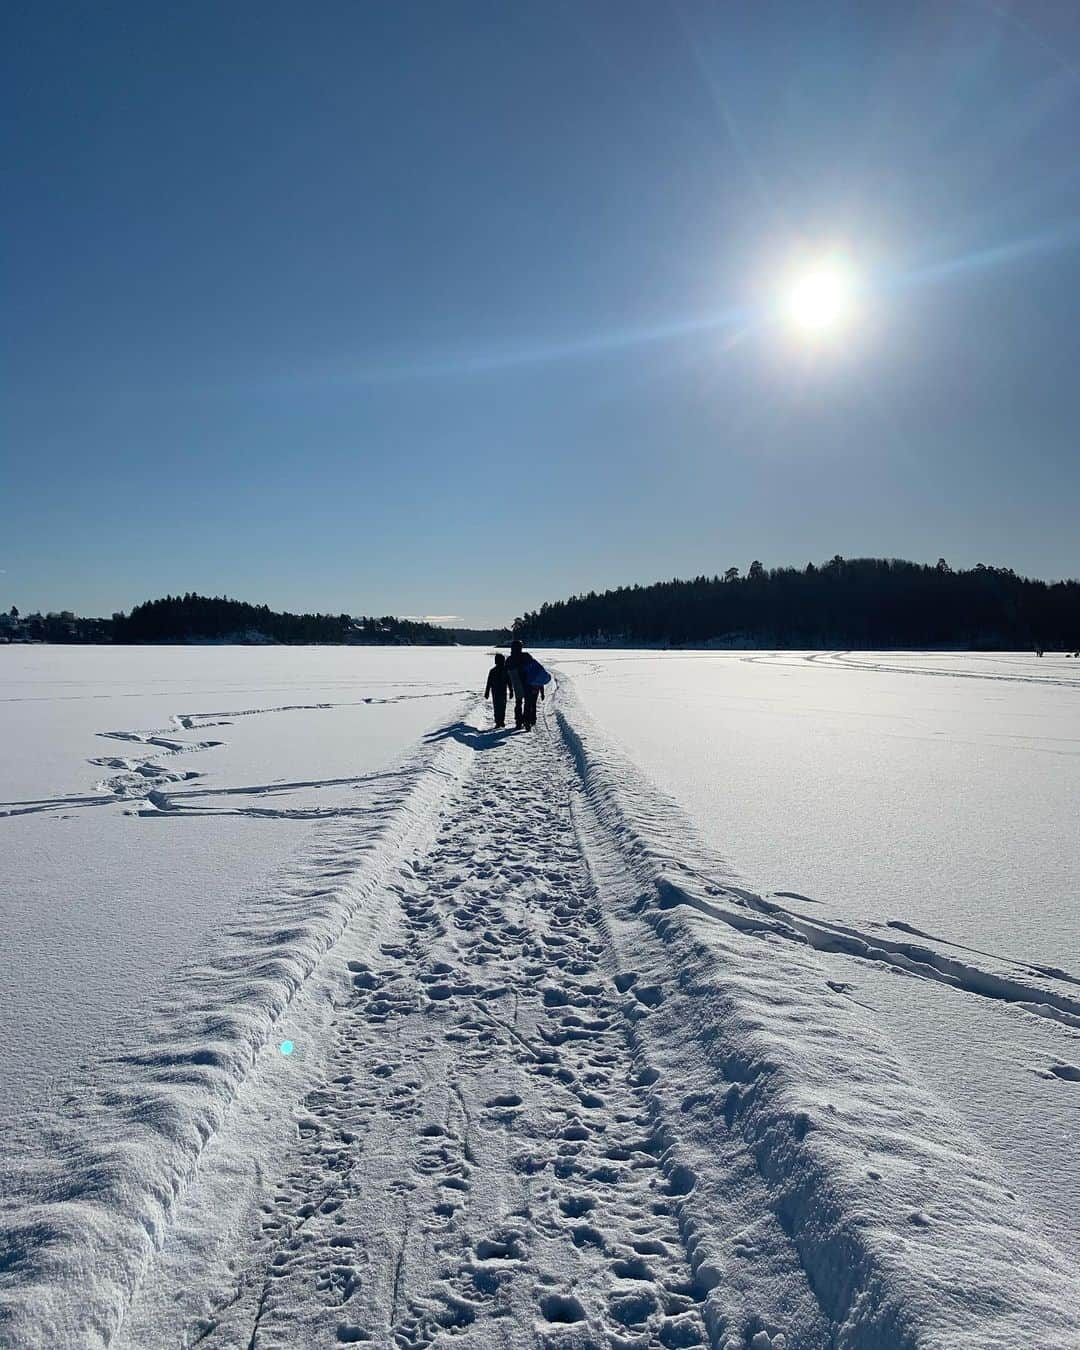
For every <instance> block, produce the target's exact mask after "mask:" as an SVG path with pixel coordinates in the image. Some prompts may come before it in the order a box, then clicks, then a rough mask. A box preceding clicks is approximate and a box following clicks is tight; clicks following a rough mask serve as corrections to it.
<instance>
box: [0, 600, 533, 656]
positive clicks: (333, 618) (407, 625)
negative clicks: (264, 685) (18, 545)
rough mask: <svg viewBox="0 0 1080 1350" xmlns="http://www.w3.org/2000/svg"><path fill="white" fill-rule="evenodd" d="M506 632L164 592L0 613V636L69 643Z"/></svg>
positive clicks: (416, 637)
mask: <svg viewBox="0 0 1080 1350" xmlns="http://www.w3.org/2000/svg"><path fill="white" fill-rule="evenodd" d="M508 639H509V631H508V630H504V631H501V632H500V631H499V630H491V631H487V630H485V631H482V632H472V631H471V630H468V629H452V628H439V627H436V625H435V624H430V623H423V622H420V621H417V620H413V619H398V618H395V617H394V616H393V615H389V614H388V615H383V616H382V617H381V618H374V617H371V618H369V617H365V616H355V615H350V614H290V613H288V612H277V611H275V610H272V609H271V608H270V607H269V605H250V604H247V603H245V602H244V601H242V600H230V599H228V598H227V597H226V596H208V595H196V594H194V593H193V592H188V593H187V594H186V595H167V596H165V597H164V598H163V599H161V600H147V601H146V602H145V603H144V604H141V605H136V606H135V607H134V609H132V611H131V613H130V614H125V613H122V612H121V613H117V614H114V615H113V616H112V618H111V619H84V618H80V617H78V616H77V615H75V614H73V613H71V612H70V611H64V612H62V613H59V614H56V613H51V614H46V615H42V614H27V615H20V614H19V612H18V609H17V607H12V609H11V611H10V612H9V613H7V614H2V615H0V641H8V642H10V641H16V642H18V641H29V642H74V643H92V642H105V643H109V642H112V643H154V642H229V643H231V642H236V643H259V642H268V643H285V644H309V643H310V644H322V643H332V644H342V643H344V644H348V645H364V644H368V645H376V644H382V643H390V644H402V645H405V644H416V645H422V646H438V647H445V646H451V645H453V644H454V643H457V642H468V643H476V642H491V641H495V640H508Z"/></svg>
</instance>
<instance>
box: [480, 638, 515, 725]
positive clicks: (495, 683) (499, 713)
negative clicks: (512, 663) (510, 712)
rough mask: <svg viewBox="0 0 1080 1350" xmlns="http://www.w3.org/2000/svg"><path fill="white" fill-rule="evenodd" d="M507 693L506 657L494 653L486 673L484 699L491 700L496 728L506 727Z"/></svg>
mask: <svg viewBox="0 0 1080 1350" xmlns="http://www.w3.org/2000/svg"><path fill="white" fill-rule="evenodd" d="M509 692H510V673H509V671H508V670H507V669H506V657H505V656H503V654H502V652H496V653H495V664H494V665H493V666H492V667H491V669H490V670H489V671H488V677H487V687H486V688H485V689H484V697H485V698H490V699H491V710H492V712H493V713H494V714H495V725H496V726H497V727H504V726H506V695H507V694H508V693H509Z"/></svg>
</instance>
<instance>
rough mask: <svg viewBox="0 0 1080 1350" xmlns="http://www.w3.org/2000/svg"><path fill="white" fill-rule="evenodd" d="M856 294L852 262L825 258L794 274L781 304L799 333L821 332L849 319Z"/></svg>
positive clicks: (839, 326)
mask: <svg viewBox="0 0 1080 1350" xmlns="http://www.w3.org/2000/svg"><path fill="white" fill-rule="evenodd" d="M858 293H859V284H858V277H857V275H856V272H855V269H854V268H853V267H852V266H851V264H850V263H848V262H847V261H845V260H844V259H841V258H826V259H823V260H822V261H820V262H817V263H814V264H812V265H811V266H809V267H807V268H805V269H804V270H802V271H801V272H799V273H797V274H796V276H795V277H794V278H793V280H792V282H791V284H790V286H789V288H788V291H787V296H786V300H785V305H784V307H785V309H786V311H787V317H788V319H789V321H790V322H791V324H792V326H793V327H794V328H796V329H797V330H798V331H799V332H801V333H804V334H806V335H807V336H816V335H824V334H827V333H833V332H836V331H837V330H839V329H841V328H844V327H846V326H847V324H849V323H850V322H851V320H852V319H853V318H854V316H855V311H856V308H857V301H858Z"/></svg>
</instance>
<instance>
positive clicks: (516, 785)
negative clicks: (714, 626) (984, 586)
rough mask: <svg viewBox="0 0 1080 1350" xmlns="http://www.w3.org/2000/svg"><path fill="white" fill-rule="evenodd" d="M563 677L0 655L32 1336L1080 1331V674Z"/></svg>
mask: <svg viewBox="0 0 1080 1350" xmlns="http://www.w3.org/2000/svg"><path fill="white" fill-rule="evenodd" d="M539 655H540V656H541V659H542V660H544V662H545V663H546V664H548V665H549V666H550V667H551V669H552V670H553V671H554V672H555V673H556V676H557V680H556V682H555V683H554V684H553V685H551V686H549V689H548V697H547V699H546V701H545V703H544V704H542V705H541V708H542V717H541V721H540V724H539V726H538V728H537V730H536V732H535V733H534V734H532V735H524V734H520V735H519V734H515V733H513V732H508V733H496V732H493V731H492V730H491V729H490V710H489V709H488V708H486V707H485V706H484V705H483V703H482V702H480V700H479V698H478V694H479V692H480V690H481V689H482V687H483V681H484V678H485V675H486V669H487V665H488V653H486V652H484V651H483V650H482V649H432V648H419V649H417V648H413V649H410V648H390V649H372V648H352V649H347V648H346V649H342V648H219V647H197V648H192V647H177V648H131V649H123V648H62V647H10V648H6V649H5V648H0V737H2V742H3V744H4V746H5V751H6V753H5V756H4V758H3V761H2V763H0V860H2V902H0V942H2V944H3V950H4V952H5V954H7V955H8V956H9V959H8V962H7V967H6V972H5V974H6V978H5V981H4V986H3V994H2V999H0V1026H2V1030H3V1038H2V1040H0V1072H2V1073H3V1075H4V1082H5V1092H4V1094H3V1097H2V1099H0V1125H3V1127H4V1142H3V1146H2V1149H0V1194H3V1195H4V1197H5V1205H6V1207H5V1208H3V1209H0V1343H4V1344H7V1343H9V1342H10V1343H11V1344H18V1345H19V1346H20V1347H24V1346H25V1347H34V1346H42V1347H44V1346H49V1347H59V1346H69V1345H70V1346H78V1347H80V1350H83V1347H96V1346H105V1345H109V1346H112V1347H119V1348H120V1350H144V1348H147V1350H148V1348H149V1347H152V1346H154V1347H156V1346H157V1345H160V1344H173V1343H176V1344H191V1343H194V1342H195V1341H198V1343H199V1344H200V1345H202V1346H203V1347H204V1350H224V1348H225V1347H233V1346H237V1345H242V1346H249V1345H259V1344H262V1343H263V1342H264V1341H265V1343H266V1344H287V1345H289V1346H296V1347H302V1348H306V1347H316V1346H325V1345H329V1344H338V1343H352V1342H357V1341H367V1342H369V1343H374V1344H380V1345H397V1346H401V1347H414V1346H421V1345H423V1346H428V1345H433V1344H441V1343H443V1341H444V1340H446V1339H448V1338H453V1337H455V1336H456V1335H460V1333H461V1332H462V1331H463V1330H465V1329H466V1328H467V1329H468V1331H467V1336H468V1343H469V1344H470V1345H476V1346H478V1347H488V1346H491V1347H496V1346H502V1345H504V1344H506V1343H507V1342H506V1339H505V1335H506V1331H507V1328H514V1329H516V1330H515V1334H516V1335H517V1336H518V1338H519V1340H520V1343H521V1344H523V1345H524V1344H530V1345H531V1344H536V1345H546V1344H559V1345H565V1346H566V1347H570V1346H572V1345H578V1344H586V1343H594V1344H624V1345H627V1346H630V1345H634V1346H638V1345H640V1346H642V1347H644V1346H653V1345H664V1346H693V1345H710V1346H713V1347H721V1348H722V1350H734V1348H735V1347H744V1346H751V1347H752V1350H826V1347H829V1346H833V1345H835V1344H838V1343H842V1344H850V1345H852V1346H866V1347H869V1346H873V1347H875V1350H879V1348H884V1347H891V1346H897V1347H899V1346H908V1345H910V1344H913V1343H915V1342H918V1343H924V1344H928V1345H931V1344H932V1345H934V1346H935V1347H942V1350H960V1348H961V1347H967V1346H970V1345H975V1344H977V1345H979V1347H980V1350H991V1348H994V1350H997V1348H1000V1350H1006V1347H1008V1348H1009V1350H1011V1347H1012V1346H1014V1345H1016V1344H1024V1343H1030V1342H1031V1338H1032V1337H1033V1336H1034V1337H1035V1338H1036V1341H1037V1343H1038V1344H1039V1345H1040V1346H1041V1347H1045V1350H1059V1348H1060V1350H1066V1347H1073V1346H1075V1344H1077V1343H1078V1337H1080V1297H1078V1293H1077V1285H1076V1278H1075V1274H1076V1269H1077V1260H1078V1258H1080V1243H1078V1234H1077V1230H1076V1224H1075V1214H1076V1213H1077V1212H1078V1210H1080V1163H1078V1158H1080V1150H1078V1149H1077V1147H1076V1144H1077V1129H1078V1117H1080V942H1078V934H1077V923H1076V908H1075V899H1074V895H1075V892H1074V890H1073V889H1072V888H1073V886H1074V879H1075V876H1076V873H1077V864H1078V863H1080V832H1078V831H1077V829H1076V823H1075V812H1076V803H1077V801H1078V800H1080V793H1078V789H1080V662H1073V661H1071V660H1066V659H1064V658H1053V657H1046V658H1043V659H1042V660H1038V661H1037V660H1036V659H1035V658H1033V657H1030V656H1026V655H1007V654H1006V655H992V656H991V655H986V656H971V655H952V654H940V653H933V654H927V653H857V654H853V653H844V654H834V653H806V654H801V653H767V652H753V653H727V652H724V653H693V654H691V653H657V652H592V651H574V652H570V651H564V652H550V653H544V652H541V653H539ZM282 1047H288V1053H286V1052H285V1051H284V1050H283V1049H282ZM552 1337H554V1338H555V1339H554V1341H553V1340H552ZM516 1343H518V1342H516V1341H515V1344H516Z"/></svg>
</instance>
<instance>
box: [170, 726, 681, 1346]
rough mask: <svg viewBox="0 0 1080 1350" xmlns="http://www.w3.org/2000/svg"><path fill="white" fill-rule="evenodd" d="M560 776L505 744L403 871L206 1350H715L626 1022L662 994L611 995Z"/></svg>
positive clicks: (535, 746) (677, 1174)
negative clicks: (464, 1348)
mask: <svg viewBox="0 0 1080 1350" xmlns="http://www.w3.org/2000/svg"><path fill="white" fill-rule="evenodd" d="M551 759H552V756H551V750H550V746H549V745H548V744H547V743H546V739H542V738H541V737H540V736H537V737H536V738H535V739H534V740H533V741H532V743H531V744H529V745H522V744H521V743H520V740H519V742H518V743H517V744H514V745H510V744H508V743H507V742H506V739H505V738H497V739H496V738H492V739H491V741H490V743H489V744H488V745H487V746H485V750H484V752H483V753H478V754H477V760H478V763H477V766H476V769H477V771H476V772H475V773H474V774H473V776H472V777H471V778H470V779H469V780H468V781H467V782H466V784H465V785H464V787H463V789H462V791H461V794H460V796H459V797H458V799H457V801H456V802H455V803H454V807H453V809H452V811H451V812H450V813H449V814H448V815H447V818H446V820H445V823H444V824H443V827H442V829H441V830H440V832H439V835H438V837H437V839H436V841H435V844H434V847H433V848H432V849H431V850H430V852H428V853H426V854H425V855H422V856H420V857H418V858H416V859H414V860H413V861H412V862H411V863H410V864H408V865H407V866H406V867H405V868H404V869H403V874H402V877H401V880H400V881H399V882H398V883H396V884H395V887H394V889H395V891H396V893H397V894H398V896H399V900H400V908H399V914H398V922H397V925H396V927H395V929H394V931H392V932H390V933H388V934H387V935H386V937H385V939H384V940H383V941H382V942H381V943H380V946H379V951H378V954H377V955H376V956H375V957H374V958H373V959H372V961H371V962H370V963H366V962H358V961H353V962H351V963H350V965H351V967H352V976H351V979H352V992H351V997H350V999H349V1002H348V1003H347V1004H346V1006H345V1007H344V1008H343V1010H342V1013H341V1016H340V1019H339V1021H338V1024H337V1027H336V1029H335V1045H334V1050H333V1053H332V1056H331V1059H330V1061H329V1065H328V1068H327V1071H326V1079H325V1081H324V1082H322V1083H321V1084H320V1085H319V1086H317V1087H316V1088H315V1089H314V1090H313V1091H311V1092H310V1094H309V1095H308V1096H307V1098H306V1100H305V1102H304V1108H303V1111H302V1113H301V1114H300V1117H299V1119H298V1122H297V1129H298V1134H299V1141H298V1146H297V1150H296V1154H295V1157H294V1159H293V1160H292V1164H291V1166H290V1168H289V1171H288V1174H287V1179H286V1180H285V1182H284V1183H283V1184H282V1185H281V1186H280V1187H279V1189H278V1192H277V1194H276V1196H275V1197H274V1199H273V1200H272V1201H271V1202H270V1203H268V1204H267V1205H266V1206H265V1213H264V1215H263V1220H262V1234H263V1236H262V1241H261V1243H260V1244H259V1245H257V1246H256V1248H255V1250H254V1251H253V1252H252V1253H251V1255H250V1261H249V1265H248V1269H247V1270H246V1271H245V1272H244V1276H243V1278H242V1279H241V1282H240V1286H239V1291H238V1293H239V1296H238V1297H235V1300H234V1296H233V1295H230V1296H229V1299H228V1300H227V1305H226V1307H225V1308H224V1309H223V1310H222V1311H221V1312H220V1313H219V1314H218V1315H217V1317H214V1316H211V1318H210V1319H209V1321H208V1324H207V1325H206V1326H205V1327H204V1328H203V1329H202V1331H201V1333H200V1334H199V1335H198V1337H197V1338H196V1343H198V1344H202V1345H205V1346H207V1347H219V1346H248V1345H257V1346H260V1347H270V1346H275V1345H278V1346H290V1345H301V1344H316V1343H326V1344H329V1343H331V1341H332V1339H333V1338H336V1341H337V1343H358V1342H363V1343H369V1344H374V1345H378V1346H396V1347H400V1350H422V1348H423V1347H427V1346H430V1345H433V1344H435V1343H436V1342H438V1343H440V1344H441V1343H443V1342H444V1340H449V1339H450V1338H452V1337H453V1336H454V1335H456V1334H463V1335H464V1336H465V1343H468V1344H476V1345H481V1344H482V1345H492V1346H497V1345H511V1344H549V1345H552V1346H555V1345H570V1344H574V1345H581V1344H584V1343H585V1342H584V1341H583V1340H582V1339H581V1335H580V1334H577V1335H575V1332H574V1328H575V1327H576V1326H577V1327H578V1329H579V1333H580V1331H581V1329H583V1328H585V1327H587V1328H588V1335H589V1336H590V1337H591V1338H593V1343H596V1338H597V1337H600V1338H601V1339H600V1342H599V1343H602V1344H604V1345H612V1346H626V1347H631V1346H641V1347H644V1346H649V1345H657V1346H695V1345H704V1344H706V1335H705V1327H704V1323H703V1320H702V1315H701V1311H700V1308H699V1304H700V1303H701V1302H702V1301H703V1299H704V1297H705V1293H706V1290H705V1289H704V1288H703V1287H702V1286H701V1285H700V1284H698V1283H696V1282H695V1281H694V1279H693V1277H692V1275H691V1271H690V1266H689V1261H688V1257H687V1253H686V1251H685V1248H684V1244H683V1239H682V1236H681V1234H680V1227H679V1217H678V1215H679V1206H680V1203H681V1201H680V1197H681V1196H682V1195H683V1194H684V1193H685V1190H686V1189H687V1188H688V1187H689V1185H690V1184H691V1182H690V1180H689V1179H688V1178H687V1177H686V1176H685V1175H683V1172H682V1171H681V1170H680V1168H679V1167H678V1166H677V1165H675V1164H673V1163H671V1162H670V1161H669V1160H668V1158H667V1156H666V1151H667V1144H666V1140H665V1135H664V1130H663V1123H662V1120H660V1119H658V1118H657V1116H656V1114H655V1111H654V1109H653V1103H652V1101H651V1099H650V1097H649V1094H648V1089H647V1084H648V1081H649V1077H650V1075H649V1074H648V1072H647V1071H646V1070H644V1068H643V1066H642V1065H641V1064H640V1063H639V1061H638V1058H637V1056H636V1055H635V1053H634V1049H633V1046H632V1043H631V1040H630V1036H629V1031H630V1029H631V1027H632V1025H633V1023H632V1020H627V1017H626V1013H627V1011H628V1010H629V1011H636V1010H638V1009H644V1008H648V1007H650V1006H652V1005H653V1004H654V1002H659V1001H660V1000H661V998H662V995H661V994H660V992H659V990H656V989H652V988H634V987H632V982H631V984H630V985H626V984H624V982H623V981H620V980H618V979H616V978H613V976H612V972H611V969H610V962H609V961H607V960H605V957H606V956H607V955H608V953H607V944H606V941H605V938H604V934H603V931H602V926H601V916H600V913H599V911H598V909H597V907H596V899H595V895H594V893H593V890H592V887H591V884H590V880H589V876H588V872H587V869H586V867H585V863H584V859H583V856H582V853H581V849H580V847H579V845H578V842H577V839H576V837H575V834H574V829H573V824H572V821H571V817H570V811H569V807H568V804H567V801H566V798H565V794H564V793H560V792H558V790H557V787H556V788H555V790H553V784H552V782H551V772H552V764H551ZM511 790H512V795H511ZM620 990H622V992H620ZM313 1294H317V1295H319V1297H318V1298H316V1299H314V1300H313V1299H312V1295H313Z"/></svg>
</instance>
